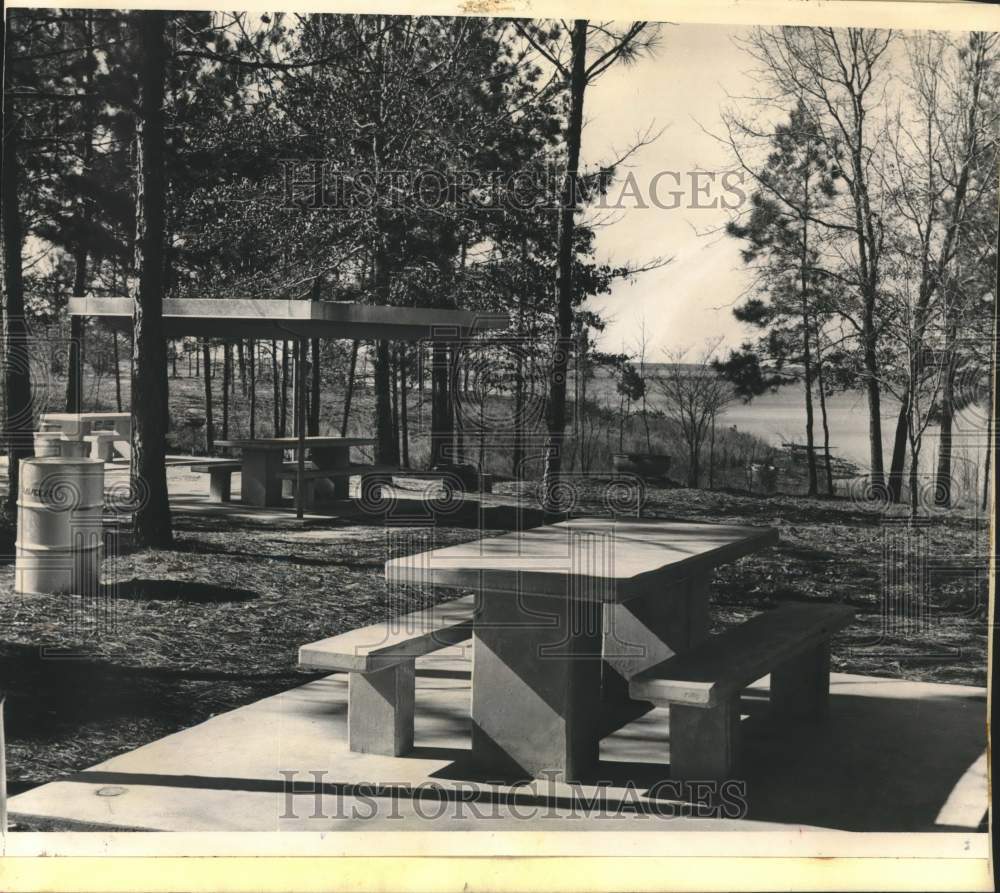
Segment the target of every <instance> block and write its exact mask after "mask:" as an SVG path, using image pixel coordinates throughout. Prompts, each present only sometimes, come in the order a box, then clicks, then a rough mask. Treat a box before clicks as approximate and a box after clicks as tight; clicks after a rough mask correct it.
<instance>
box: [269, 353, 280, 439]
mask: <svg viewBox="0 0 1000 893" xmlns="http://www.w3.org/2000/svg"><path fill="white" fill-rule="evenodd" d="M279 379H280V375H279V373H278V342H277V341H272V342H271V415H272V417H273V427H272V428H271V430H272V431H273V432H274V436H275V437H277V436H278V432H279V431H280V430H281V390H280V381H279Z"/></svg>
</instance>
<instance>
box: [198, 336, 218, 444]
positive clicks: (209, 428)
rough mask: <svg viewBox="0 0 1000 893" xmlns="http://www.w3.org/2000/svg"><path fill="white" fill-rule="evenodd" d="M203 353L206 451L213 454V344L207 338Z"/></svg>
mask: <svg viewBox="0 0 1000 893" xmlns="http://www.w3.org/2000/svg"><path fill="white" fill-rule="evenodd" d="M201 355H202V363H201V368H202V372H203V373H204V374H203V380H204V382H205V451H206V452H207V453H208V454H209V455H211V453H212V450H214V449H215V415H214V412H213V407H212V345H211V344H210V343H209V340H208V339H207V338H203V339H202V342H201Z"/></svg>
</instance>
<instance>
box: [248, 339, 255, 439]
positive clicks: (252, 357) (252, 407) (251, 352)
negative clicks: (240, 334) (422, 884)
mask: <svg viewBox="0 0 1000 893" xmlns="http://www.w3.org/2000/svg"><path fill="white" fill-rule="evenodd" d="M249 348H250V349H249V356H248V357H247V360H248V362H249V364H250V369H249V373H250V381H249V387H250V439H251V440H253V439H254V438H255V437H256V436H257V342H256V341H253V340H251V341H250V343H249Z"/></svg>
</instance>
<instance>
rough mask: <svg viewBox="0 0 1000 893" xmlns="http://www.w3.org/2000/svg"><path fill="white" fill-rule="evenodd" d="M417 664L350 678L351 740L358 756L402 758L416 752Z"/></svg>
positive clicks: (349, 732)
mask: <svg viewBox="0 0 1000 893" xmlns="http://www.w3.org/2000/svg"><path fill="white" fill-rule="evenodd" d="M415 663H416V662H415V661H414V660H412V659H411V660H407V661H403V663H400V664H396V665H395V666H392V667H386V669H384V670H376V671H374V672H373V673H351V674H350V677H349V680H348V690H347V692H348V695H347V698H348V700H347V739H348V745H349V747H350V748H351V750H353V751H354V752H355V753H376V754H382V755H383V756H390V757H398V756H401V755H402V754H404V753H407V752H408V751H410V750H412V749H413V701H414V697H415V686H416V670H415Z"/></svg>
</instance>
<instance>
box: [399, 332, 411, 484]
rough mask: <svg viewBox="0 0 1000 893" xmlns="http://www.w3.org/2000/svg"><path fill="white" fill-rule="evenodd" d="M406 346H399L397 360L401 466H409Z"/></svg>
mask: <svg viewBox="0 0 1000 893" xmlns="http://www.w3.org/2000/svg"><path fill="white" fill-rule="evenodd" d="M406 359H407V357H406V347H405V345H404V346H403V347H401V348H400V362H399V437H400V441H401V443H400V448H401V450H402V455H401V459H402V463H403V468H409V467H410V422H409V411H408V410H407V408H406V401H407V388H406V384H407V382H406Z"/></svg>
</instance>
